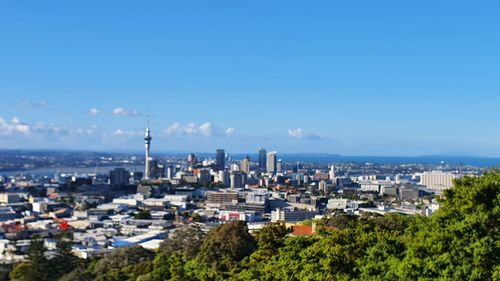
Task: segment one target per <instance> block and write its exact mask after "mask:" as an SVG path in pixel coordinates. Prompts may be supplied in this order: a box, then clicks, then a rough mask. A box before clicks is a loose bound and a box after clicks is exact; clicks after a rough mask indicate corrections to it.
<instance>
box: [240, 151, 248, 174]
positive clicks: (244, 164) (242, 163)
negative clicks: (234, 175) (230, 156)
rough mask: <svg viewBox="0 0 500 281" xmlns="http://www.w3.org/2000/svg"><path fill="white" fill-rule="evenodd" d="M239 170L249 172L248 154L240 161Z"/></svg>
mask: <svg viewBox="0 0 500 281" xmlns="http://www.w3.org/2000/svg"><path fill="white" fill-rule="evenodd" d="M240 171H242V172H244V173H246V174H250V157H248V155H247V156H246V157H245V158H243V160H241V161H240Z"/></svg>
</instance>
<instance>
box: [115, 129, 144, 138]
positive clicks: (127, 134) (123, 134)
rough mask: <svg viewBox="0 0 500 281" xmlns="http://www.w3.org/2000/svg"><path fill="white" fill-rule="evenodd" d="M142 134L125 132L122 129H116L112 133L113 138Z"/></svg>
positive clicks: (139, 133) (140, 133)
mask: <svg viewBox="0 0 500 281" xmlns="http://www.w3.org/2000/svg"><path fill="white" fill-rule="evenodd" d="M142 134H143V132H140V131H127V130H122V129H117V130H115V131H113V134H112V135H113V136H118V137H135V136H141V135H142Z"/></svg>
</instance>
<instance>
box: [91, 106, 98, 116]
mask: <svg viewBox="0 0 500 281" xmlns="http://www.w3.org/2000/svg"><path fill="white" fill-rule="evenodd" d="M89 114H90V115H99V114H101V111H99V110H98V109H97V108H95V107H93V108H91V109H90V111H89Z"/></svg>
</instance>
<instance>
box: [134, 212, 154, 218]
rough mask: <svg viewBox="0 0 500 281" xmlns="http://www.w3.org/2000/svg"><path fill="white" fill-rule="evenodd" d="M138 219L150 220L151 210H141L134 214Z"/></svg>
mask: <svg viewBox="0 0 500 281" xmlns="http://www.w3.org/2000/svg"><path fill="white" fill-rule="evenodd" d="M134 218H135V219H136V220H150V219H151V212H150V211H148V210H139V212H138V213H137V214H135V215H134Z"/></svg>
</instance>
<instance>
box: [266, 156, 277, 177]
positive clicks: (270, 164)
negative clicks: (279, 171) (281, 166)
mask: <svg viewBox="0 0 500 281" xmlns="http://www.w3.org/2000/svg"><path fill="white" fill-rule="evenodd" d="M276 166H277V165H276V151H272V152H269V153H268V154H267V173H268V174H271V173H272V174H274V175H275V174H276V168H277V167H276Z"/></svg>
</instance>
